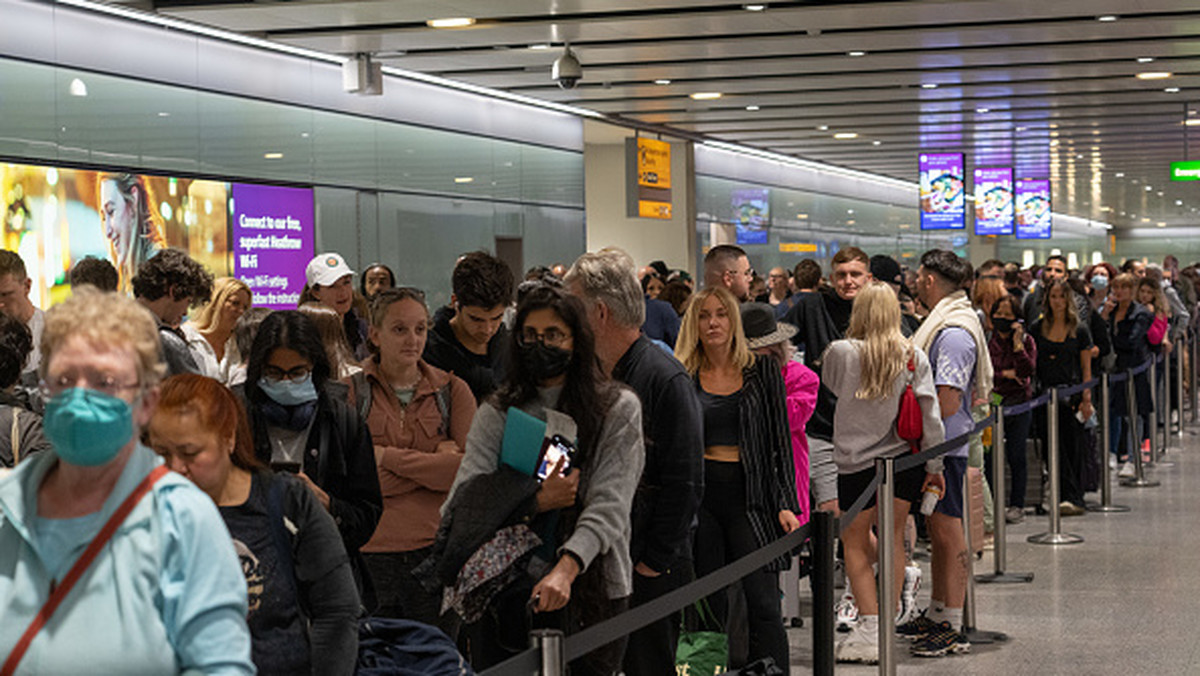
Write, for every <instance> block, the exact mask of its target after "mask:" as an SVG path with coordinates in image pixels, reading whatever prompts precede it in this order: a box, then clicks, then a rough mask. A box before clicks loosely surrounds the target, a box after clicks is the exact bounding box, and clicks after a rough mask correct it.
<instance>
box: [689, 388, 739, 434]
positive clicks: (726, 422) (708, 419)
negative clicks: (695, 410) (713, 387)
mask: <svg viewBox="0 0 1200 676" xmlns="http://www.w3.org/2000/svg"><path fill="white" fill-rule="evenodd" d="M696 392H697V393H698V394H699V395H700V407H701V408H702V409H703V411H704V446H705V448H707V447H709V446H741V443H742V442H741V436H742V435H741V417H740V416H739V413H738V412H739V410H740V409H741V405H742V391H741V390H738V391H737V392H734V393H733V394H711V393H709V392H705V391H704V388H703V387H701V386H700V383H696Z"/></svg>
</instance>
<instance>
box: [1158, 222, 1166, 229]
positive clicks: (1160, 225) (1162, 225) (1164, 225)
mask: <svg viewBox="0 0 1200 676" xmlns="http://www.w3.org/2000/svg"><path fill="white" fill-rule="evenodd" d="M1158 227H1160V228H1165V227H1167V223H1166V221H1159V222H1158Z"/></svg>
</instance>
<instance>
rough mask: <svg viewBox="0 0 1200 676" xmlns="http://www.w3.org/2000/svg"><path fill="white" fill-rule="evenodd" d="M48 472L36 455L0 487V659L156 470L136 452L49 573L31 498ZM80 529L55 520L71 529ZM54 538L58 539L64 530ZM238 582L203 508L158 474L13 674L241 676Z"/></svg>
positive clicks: (141, 450)
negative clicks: (55, 585) (54, 588)
mask: <svg viewBox="0 0 1200 676" xmlns="http://www.w3.org/2000/svg"><path fill="white" fill-rule="evenodd" d="M56 462H58V456H57V455H56V454H54V453H52V452H45V453H38V454H36V455H34V456H32V457H30V458H29V459H28V460H27V461H25V462H24V463H22V464H21V465H20V466H18V468H17V469H16V471H14V472H13V473H12V474H10V475H8V476H6V477H4V478H3V479H0V608H3V609H4V610H3V615H4V620H3V622H0V655H7V654H8V653H9V652H10V651H11V650H12V647H13V645H14V644H16V642H17V640H18V639H19V638H20V636H21V634H23V633H24V631H25V628H26V627H27V626H28V625H29V621H30V620H31V619H32V618H33V617H34V615H36V614H37V612H38V610H39V609H40V608H41V607H42V605H43V604H44V603H45V602H46V599H47V598H48V597H49V595H50V585H51V582H52V581H55V580H61V579H62V577H63V576H65V575H66V571H67V570H69V569H70V567H71V565H72V564H73V563H74V561H75V560H76V559H77V558H78V557H79V555H80V554H82V553H83V550H84V549H85V548H86V547H87V545H88V543H89V542H90V541H91V539H92V538H93V537H94V536H95V534H96V533H97V532H98V531H99V530H100V528H101V527H102V526H103V525H104V523H105V522H106V521H107V520H108V518H109V516H110V515H111V514H112V513H113V512H115V511H116V510H117V507H118V506H119V505H120V504H121V502H122V501H123V500H124V499H125V496H127V495H129V493H131V492H132V491H133V489H134V488H135V487H136V486H137V484H139V483H140V482H141V480H142V479H143V478H144V477H145V476H146V475H147V474H148V473H149V472H150V470H151V469H153V468H154V467H155V466H157V465H160V464H162V460H161V459H160V458H159V457H158V456H157V455H155V454H154V452H153V451H151V450H149V449H148V448H146V447H144V446H142V445H140V444H139V445H138V446H137V447H136V448H134V450H133V452H132V453H131V454H130V456H129V459H128V461H127V462H126V464H125V468H124V470H122V472H121V476H120V478H119V479H118V480H117V483H116V485H115V486H114V487H113V491H112V494H111V495H109V497H108V499H107V500H106V501H105V502H104V506H103V507H102V508H101V509H100V511H99V512H97V513H96V514H95V517H94V518H93V516H92V515H88V516H85V517H80V519H90V520H91V521H92V524H91V526H92V527H90V528H85V529H80V532H79V533H78V536H77V537H76V538H75V539H76V540H77V541H75V542H74V543H73V546H70V549H69V551H68V552H67V553H66V554H65V556H64V557H63V560H61V561H47V560H46V558H47V555H49V552H48V551H45V550H44V549H43V547H42V543H41V539H42V538H39V537H38V534H37V528H38V523H39V522H40V521H41V519H40V518H39V517H38V516H37V489H38V487H39V486H40V485H41V483H42V480H43V479H44V478H45V476H46V474H47V473H48V472H49V471H50V469H51V468H53V467H54V464H55V463H56ZM80 519H64V520H62V521H63V522H64V524H65V522H78V521H79V520H80ZM61 532H62V533H67V532H70V531H69V529H67V528H65V529H63V530H62V531H61ZM245 618H246V579H245V578H244V577H243V576H242V570H241V564H240V563H239V562H238V558H237V555H236V554H234V550H233V543H232V541H231V540H230V538H229V532H228V531H227V530H226V529H225V524H224V522H223V521H222V520H221V515H220V514H219V513H218V511H217V507H216V505H214V504H213V501H212V500H211V499H210V498H209V497H208V496H207V495H205V494H204V493H202V492H201V491H200V489H198V488H196V487H195V486H194V485H193V484H192V483H191V482H190V481H188V480H187V479H185V478H183V477H181V476H179V475H177V474H168V475H167V476H165V477H163V478H162V479H160V480H159V482H158V483H157V484H155V486H154V488H153V489H152V490H151V492H150V493H149V494H148V495H147V496H146V497H144V498H143V499H142V500H141V502H139V503H138V505H137V506H136V507H135V508H134V510H133V511H132V512H131V513H130V515H129V517H128V518H127V519H126V520H125V522H124V523H123V524H122V525H121V527H120V528H118V529H117V532H116V533H115V534H114V535H113V537H112V539H111V540H110V541H109V543H108V544H107V545H106V546H105V547H104V549H103V550H101V553H100V555H99V556H97V557H96V559H95V561H93V562H92V565H91V567H90V568H89V569H88V570H87V572H85V573H84V575H83V577H82V578H81V579H80V580H79V582H78V584H76V585H75V588H74V589H73V590H71V593H70V594H69V595H68V596H67V598H66V600H65V601H64V602H63V604H62V605H61V606H59V608H58V610H57V612H55V613H54V615H53V616H52V617H51V619H50V621H49V623H48V624H47V625H46V627H45V628H43V630H42V631H41V633H40V634H39V635H38V636H37V637H36V638H35V639H34V641H33V643H32V645H31V646H30V648H29V651H28V652H27V653H26V654H25V657H24V659H23V660H22V661H21V663H20V665H19V666H18V669H17V673H18V674H71V673H75V674H79V673H93V674H126V675H129V674H168V673H171V674H174V673H179V672H181V671H182V672H185V673H188V672H190V673H203V674H253V673H254V666H253V664H252V663H251V661H250V632H249V630H247V628H246V620H245Z"/></svg>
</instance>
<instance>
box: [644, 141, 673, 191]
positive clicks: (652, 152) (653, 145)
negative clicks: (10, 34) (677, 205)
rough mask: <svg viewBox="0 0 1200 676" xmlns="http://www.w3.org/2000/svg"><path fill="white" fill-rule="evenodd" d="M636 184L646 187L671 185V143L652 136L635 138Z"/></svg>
mask: <svg viewBox="0 0 1200 676" xmlns="http://www.w3.org/2000/svg"><path fill="white" fill-rule="evenodd" d="M637 176H638V185H640V186H645V187H647V188H670V187H671V144H670V143H667V142H666V141H658V140H655V139H652V138H642V137H640V136H639V137H638V140H637Z"/></svg>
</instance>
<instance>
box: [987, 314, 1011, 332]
mask: <svg viewBox="0 0 1200 676" xmlns="http://www.w3.org/2000/svg"><path fill="white" fill-rule="evenodd" d="M1016 322H1017V320H1015V319H1009V318H1007V317H992V326H994V327H996V331H998V332H1000V333H1012V330H1013V324H1015V323H1016Z"/></svg>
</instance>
